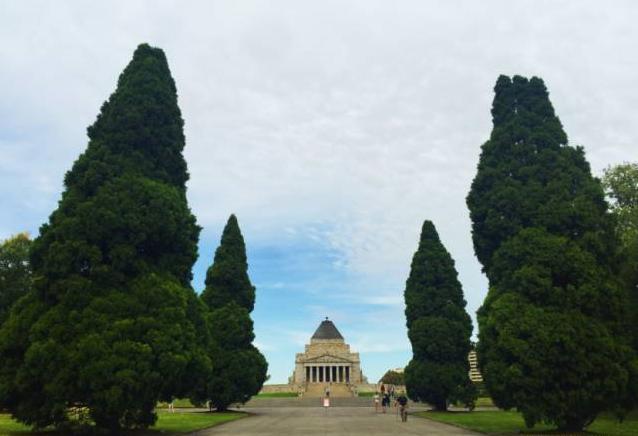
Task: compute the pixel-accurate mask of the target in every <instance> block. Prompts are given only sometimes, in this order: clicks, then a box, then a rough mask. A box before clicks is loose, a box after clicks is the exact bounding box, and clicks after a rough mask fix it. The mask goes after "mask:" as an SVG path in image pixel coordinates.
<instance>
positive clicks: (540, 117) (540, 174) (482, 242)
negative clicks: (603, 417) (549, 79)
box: [467, 76, 636, 431]
mask: <svg viewBox="0 0 638 436" xmlns="http://www.w3.org/2000/svg"><path fill="white" fill-rule="evenodd" d="M492 118H493V123H494V128H493V130H492V134H491V136H490V139H489V141H487V142H486V143H485V144H484V145H483V147H482V152H481V158H480V162H479V165H478V172H477V174H476V177H475V179H474V181H473V183H472V188H471V191H470V193H469V195H468V198H467V203H468V206H469V209H470V216H471V219H472V237H473V240H474V248H475V252H476V255H477V257H478V259H479V261H480V262H481V263H482V265H483V270H484V271H485V273H486V274H487V277H488V279H489V283H490V289H489V292H488V295H487V297H486V299H485V302H484V304H483V306H482V307H481V308H480V309H479V312H478V322H479V344H478V357H479V364H480V366H481V372H482V375H483V377H484V379H485V382H486V386H487V389H488V391H489V392H490V394H491V396H492V398H493V399H494V402H495V403H496V404H497V405H498V406H499V407H503V408H506V409H507V408H513V407H516V408H518V410H520V411H521V412H522V413H523V416H524V418H525V421H526V423H527V425H528V426H532V425H534V424H535V423H536V422H539V421H545V422H552V423H555V424H556V425H557V426H558V427H559V428H561V429H563V430H569V431H577V430H582V429H583V427H584V426H586V425H588V424H589V423H590V422H592V421H593V420H594V419H595V417H596V416H597V414H598V413H600V412H601V411H603V410H610V409H614V408H618V407H622V406H626V405H627V403H628V402H629V401H630V399H631V391H632V390H633V389H634V388H635V382H636V379H635V376H636V366H635V363H632V359H633V353H632V351H631V349H630V347H628V340H627V336H628V335H627V324H626V319H627V318H626V315H627V314H626V299H625V293H624V292H622V290H621V289H620V287H619V286H618V283H617V281H616V280H615V278H614V274H613V265H612V264H613V260H614V257H615V256H614V253H615V250H616V247H617V239H616V238H615V235H614V225H613V220H611V219H610V216H609V215H608V213H607V203H606V202H605V199H604V195H603V190H602V188H601V185H600V183H599V182H598V180H596V179H595V178H594V177H592V175H591V171H590V168H589V164H588V163H587V161H586V159H585V155H584V151H583V149H582V148H581V147H577V148H574V147H571V146H569V145H567V136H566V134H565V132H564V131H563V129H562V126H561V123H560V121H559V119H558V117H557V116H556V115H555V113H554V109H553V107H552V105H551V103H550V101H549V96H548V93H547V89H546V88H545V85H544V84H543V81H542V80H541V79H539V78H532V79H530V80H527V79H525V78H523V77H520V76H515V77H514V78H512V79H510V78H509V77H505V76H501V77H499V79H498V80H497V82H496V87H495V97H494V104H493V108H492Z"/></svg>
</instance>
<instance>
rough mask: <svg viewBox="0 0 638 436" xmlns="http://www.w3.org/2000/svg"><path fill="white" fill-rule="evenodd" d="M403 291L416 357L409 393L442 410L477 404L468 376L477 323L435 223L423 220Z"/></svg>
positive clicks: (407, 371)
mask: <svg viewBox="0 0 638 436" xmlns="http://www.w3.org/2000/svg"><path fill="white" fill-rule="evenodd" d="M404 295H405V315H406V319H407V327H408V337H409V338H410V342H411V343H412V355H413V356H412V360H411V361H410V363H409V364H408V366H407V368H406V369H405V384H406V388H407V391H408V395H409V396H410V398H412V399H413V400H414V401H423V402H427V403H430V404H432V405H433V406H434V407H435V408H436V409H437V410H447V406H448V404H449V403H450V402H451V401H456V400H460V401H464V402H465V403H467V404H468V405H471V404H473V402H474V395H473V389H472V386H471V382H470V380H469V376H468V373H469V369H470V368H469V362H468V353H469V351H470V349H471V343H470V336H471V335H472V321H471V319H470V317H469V315H468V314H467V312H466V311H465V304H466V302H465V299H464V298H463V289H462V288H461V283H460V282H459V280H458V278H457V272H456V269H455V268H454V260H452V257H451V256H450V253H449V252H448V251H447V250H446V249H445V247H444V246H443V244H442V243H441V240H440V239H439V235H438V233H437V231H436V229H435V227H434V224H432V222H431V221H425V222H424V223H423V228H422V230H421V240H420V242H419V248H418V250H417V251H416V253H414V258H413V259H412V267H411V270H410V276H409V277H408V280H407V282H406V287H405V294H404Z"/></svg>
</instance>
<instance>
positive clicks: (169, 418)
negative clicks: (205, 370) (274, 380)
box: [0, 411, 248, 435]
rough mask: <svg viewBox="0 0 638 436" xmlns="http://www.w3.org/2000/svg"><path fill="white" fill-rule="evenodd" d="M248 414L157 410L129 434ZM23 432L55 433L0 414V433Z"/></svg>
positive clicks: (187, 428) (175, 430)
mask: <svg viewBox="0 0 638 436" xmlns="http://www.w3.org/2000/svg"><path fill="white" fill-rule="evenodd" d="M246 416H248V414H247V413H243V412H224V413H208V412H184V413H180V412H175V413H168V412H164V411H159V412H158V413H157V417H158V419H157V422H156V423H155V425H154V426H153V427H151V428H150V429H149V430H146V431H140V432H130V433H129V434H131V435H135V434H144V435H153V434H183V433H189V432H192V431H195V430H200V429H203V428H208V427H213V426H215V425H218V424H222V423H224V422H228V421H234V420H236V419H240V418H244V417H246ZM25 434H31V435H36V434H49V435H54V434H56V433H55V432H53V431H49V432H43V433H41V432H38V433H35V432H32V431H31V429H30V428H29V427H27V426H25V425H23V424H20V423H17V422H15V421H14V420H13V419H11V416H10V415H8V414H6V413H2V414H0V435H25Z"/></svg>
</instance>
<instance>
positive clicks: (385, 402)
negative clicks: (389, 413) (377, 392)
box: [381, 392, 390, 413]
mask: <svg viewBox="0 0 638 436" xmlns="http://www.w3.org/2000/svg"><path fill="white" fill-rule="evenodd" d="M389 406H390V394H388V393H387V392H386V393H384V394H383V399H382V400H381V408H382V409H383V413H385V412H386V410H387V408H388V407H389Z"/></svg>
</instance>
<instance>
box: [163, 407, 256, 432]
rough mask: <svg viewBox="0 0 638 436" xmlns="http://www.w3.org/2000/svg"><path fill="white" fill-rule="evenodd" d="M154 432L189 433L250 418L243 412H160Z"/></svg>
mask: <svg viewBox="0 0 638 436" xmlns="http://www.w3.org/2000/svg"><path fill="white" fill-rule="evenodd" d="M157 416H158V419H157V422H156V423H155V425H154V426H153V427H151V428H152V429H153V430H157V431H161V432H170V433H189V432H191V431H195V430H199V429H202V428H208V427H212V426H214V425H218V424H222V423H224V422H228V421H234V420H236V419H240V418H244V417H246V416H248V414H247V413H243V412H221V413H217V412H214V413H210V412H184V413H180V412H175V413H168V412H159V413H158V414H157Z"/></svg>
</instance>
